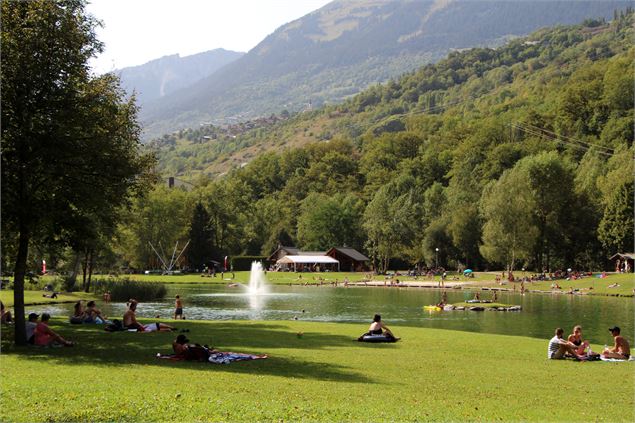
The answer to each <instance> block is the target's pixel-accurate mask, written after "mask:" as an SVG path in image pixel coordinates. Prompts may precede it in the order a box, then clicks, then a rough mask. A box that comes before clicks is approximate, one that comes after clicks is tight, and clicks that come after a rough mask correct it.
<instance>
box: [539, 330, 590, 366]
mask: <svg viewBox="0 0 635 423" xmlns="http://www.w3.org/2000/svg"><path fill="white" fill-rule="evenodd" d="M563 335H564V330H563V329H562V328H557V329H556V335H555V336H554V337H553V338H551V339H550V340H549V348H548V349H547V358H549V359H558V358H564V356H565V354H568V355H570V356H572V357H575V358H577V359H582V358H583V356H580V355H578V354H576V351H575V350H576V346H575V344H573V343H572V342H569V341H565V340H564V339H562V336H563Z"/></svg>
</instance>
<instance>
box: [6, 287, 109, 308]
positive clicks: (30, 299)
mask: <svg viewBox="0 0 635 423" xmlns="http://www.w3.org/2000/svg"><path fill="white" fill-rule="evenodd" d="M43 294H47V295H50V292H44V291H24V303H25V304H28V305H34V304H54V303H69V302H75V301H77V300H96V299H97V298H96V297H95V295H94V294H87V293H85V292H71V293H58V294H57V298H46V297H43V296H42V295H43ZM0 300H2V302H3V303H4V305H5V306H6V307H13V290H2V291H0Z"/></svg>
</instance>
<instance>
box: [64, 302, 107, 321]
mask: <svg viewBox="0 0 635 423" xmlns="http://www.w3.org/2000/svg"><path fill="white" fill-rule="evenodd" d="M70 322H71V323H96V324H99V325H101V324H107V323H111V322H110V321H109V320H108V319H107V318H106V316H104V315H103V314H102V312H101V310H99V309H98V308H97V305H96V304H95V302H94V301H89V302H88V303H87V304H86V307H84V304H83V301H82V300H79V301H77V302H76V303H75V305H74V306H73V315H72V316H71V318H70Z"/></svg>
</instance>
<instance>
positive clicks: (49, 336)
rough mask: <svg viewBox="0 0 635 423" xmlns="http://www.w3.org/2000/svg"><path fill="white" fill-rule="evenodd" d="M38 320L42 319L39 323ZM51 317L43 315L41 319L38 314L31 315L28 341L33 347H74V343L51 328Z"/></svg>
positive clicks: (27, 334)
mask: <svg viewBox="0 0 635 423" xmlns="http://www.w3.org/2000/svg"><path fill="white" fill-rule="evenodd" d="M38 318H39V319H40V320H39V321H38ZM50 319H51V315H50V314H48V313H42V316H41V317H40V316H39V315H38V314H36V313H31V314H29V317H28V319H27V321H26V339H27V342H28V343H30V344H33V345H39V346H42V347H54V346H64V347H72V346H73V345H75V343H74V342H72V341H68V340H66V339H64V338H63V337H62V336H61V335H60V334H58V333H57V332H55V331H54V330H53V329H51V328H50V327H49V320H50Z"/></svg>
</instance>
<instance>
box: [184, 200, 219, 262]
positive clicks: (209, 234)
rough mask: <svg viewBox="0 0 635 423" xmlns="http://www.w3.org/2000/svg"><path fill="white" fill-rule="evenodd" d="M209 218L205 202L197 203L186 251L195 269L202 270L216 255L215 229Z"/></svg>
mask: <svg viewBox="0 0 635 423" xmlns="http://www.w3.org/2000/svg"><path fill="white" fill-rule="evenodd" d="M209 220H210V217H209V213H207V210H205V207H204V206H203V204H201V203H200V202H199V203H196V207H195V208H194V214H193V216H192V222H191V223H190V244H189V246H188V248H187V251H186V253H185V255H186V256H187V261H188V262H189V264H190V267H192V268H193V269H198V270H202V269H203V267H204V265H205V263H207V262H208V261H209V260H211V259H212V258H213V257H214V231H213V229H212V228H211V226H210V223H209Z"/></svg>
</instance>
